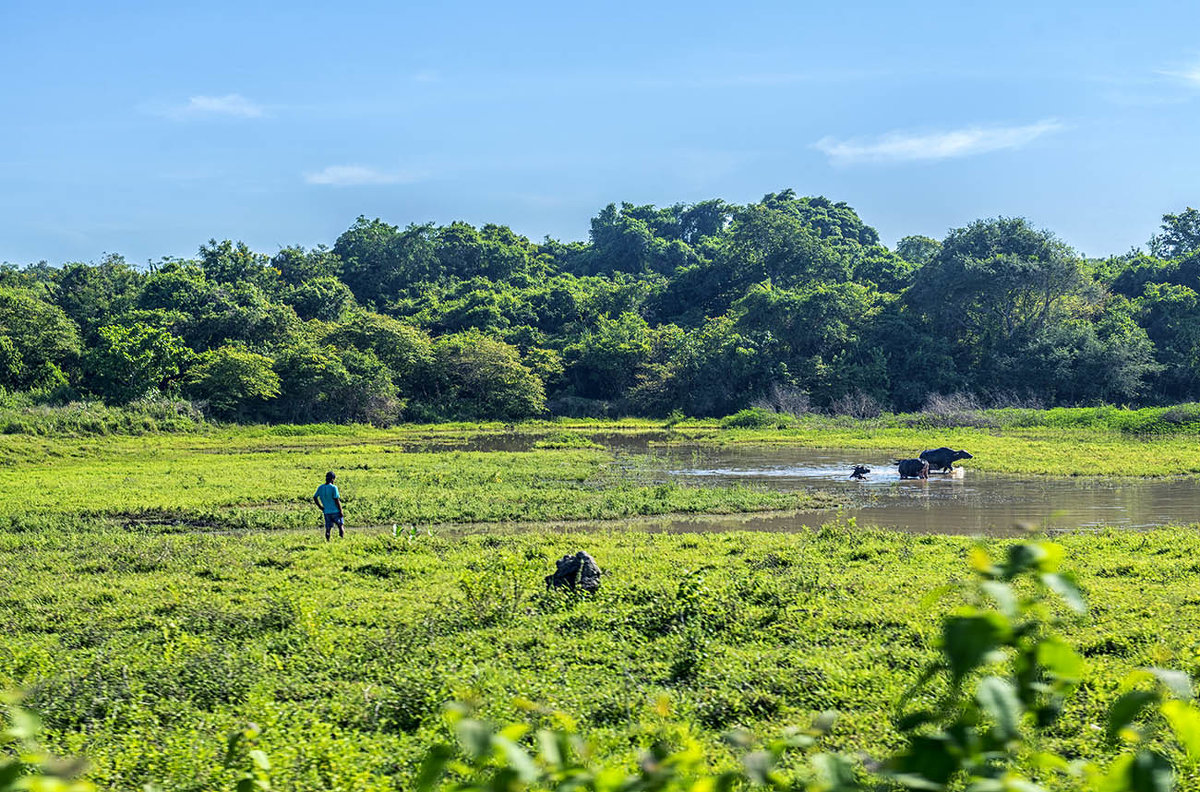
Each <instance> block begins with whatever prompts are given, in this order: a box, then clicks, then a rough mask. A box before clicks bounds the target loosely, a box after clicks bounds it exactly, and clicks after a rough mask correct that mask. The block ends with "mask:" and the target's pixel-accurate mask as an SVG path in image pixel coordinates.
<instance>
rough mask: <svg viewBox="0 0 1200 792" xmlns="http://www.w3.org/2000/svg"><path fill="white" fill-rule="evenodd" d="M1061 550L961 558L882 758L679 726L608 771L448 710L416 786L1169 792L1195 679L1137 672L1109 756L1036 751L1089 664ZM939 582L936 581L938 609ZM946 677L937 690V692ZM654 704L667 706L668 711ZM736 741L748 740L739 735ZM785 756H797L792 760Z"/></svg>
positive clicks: (563, 727) (821, 724) (1198, 722)
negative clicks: (1077, 634) (1074, 631)
mask: <svg viewBox="0 0 1200 792" xmlns="http://www.w3.org/2000/svg"><path fill="white" fill-rule="evenodd" d="M1062 555H1063V550H1062V548H1061V547H1059V546H1058V545H1055V544H1052V543H1049V542H1036V543H1026V544H1017V545H1013V546H1012V547H1010V548H1009V550H1008V553H1007V555H1006V557H1005V558H1004V560H1003V561H1002V562H999V563H996V562H993V560H992V559H991V558H989V557H988V555H987V554H986V553H985V552H984V551H983V550H982V549H979V548H976V549H974V550H972V551H971V553H970V562H971V565H972V567H973V569H974V571H975V575H976V577H975V580H974V581H973V583H972V585H970V586H969V587H968V591H967V597H968V600H969V604H968V605H965V606H963V607H960V608H956V609H955V610H953V611H952V612H951V613H950V614H948V615H947V616H946V617H944V618H943V620H942V627H941V651H940V656H939V657H938V658H937V659H936V660H935V661H933V662H932V663H930V665H929V666H928V667H927V668H926V669H925V671H924V672H923V673H922V675H921V676H920V677H919V678H918V680H917V681H916V683H915V684H914V685H913V686H912V687H911V688H910V689H909V690H908V691H907V692H906V693H905V695H904V696H903V697H902V699H901V701H900V703H899V704H898V706H897V712H896V720H895V724H896V727H897V729H898V730H899V731H900V732H901V733H902V734H903V735H904V737H905V745H904V747H903V748H902V749H901V750H899V751H898V752H897V753H895V754H894V755H893V756H890V757H887V758H885V759H882V760H880V761H874V760H867V761H865V762H860V761H857V760H855V759H852V758H850V757H846V756H843V755H839V754H834V753H823V752H816V753H812V754H810V755H808V757H807V761H806V762H804V763H803V764H802V768H803V769H802V770H801V771H799V772H796V771H789V772H785V771H784V770H782V769H781V768H782V766H783V764H784V763H783V759H784V757H785V755H786V754H787V753H788V752H795V751H810V750H812V749H814V748H815V746H816V744H817V741H818V738H819V737H820V735H821V734H822V732H823V731H825V730H826V729H827V728H828V725H829V721H828V720H827V719H819V720H818V723H817V724H815V725H814V727H813V728H812V729H810V730H808V731H805V732H800V731H792V732H787V733H785V734H784V735H783V736H781V737H780V738H778V739H775V740H771V741H769V742H767V743H766V744H765V745H764V746H763V747H762V748H761V749H759V750H756V751H753V752H750V753H747V754H745V756H744V757H743V759H742V763H741V767H740V768H739V769H737V770H727V771H722V772H714V771H713V770H712V769H711V765H710V762H709V760H708V757H706V756H705V755H704V752H703V751H702V750H701V749H700V747H699V746H698V745H697V744H696V743H694V742H693V741H691V740H690V739H688V738H687V737H686V736H683V737H680V736H679V735H676V739H675V740H674V743H675V745H674V747H668V746H669V745H670V743H671V741H670V740H666V739H658V740H656V741H655V742H654V743H653V747H652V748H651V749H650V750H649V751H647V752H646V754H645V755H644V756H643V757H642V759H641V761H640V762H639V764H638V766H637V769H636V770H634V771H630V770H629V769H628V768H625V767H611V766H605V765H604V764H603V763H602V762H600V761H598V760H597V759H596V758H595V757H593V756H592V755H591V753H590V751H589V748H588V745H587V743H586V742H585V741H584V740H583V739H582V738H581V737H580V736H579V735H578V734H577V733H575V730H574V728H573V724H571V723H570V722H569V721H568V720H566V719H563V718H561V717H559V727H558V728H555V729H543V730H541V731H538V732H537V734H536V739H534V740H530V739H528V738H529V728H528V727H527V726H525V725H520V724H518V725H512V726H508V727H506V728H503V729H496V728H493V727H492V726H490V725H488V724H487V723H484V722H482V721H479V720H475V719H473V718H471V717H469V715H468V710H467V709H466V708H464V707H463V706H461V705H454V706H452V707H451V708H450V710H449V720H450V722H451V723H452V725H453V726H454V728H455V731H456V734H457V736H458V749H457V751H456V750H454V749H452V748H451V747H450V746H447V745H436V746H434V747H433V748H432V749H430V751H429V752H428V754H427V755H426V757H425V760H424V762H423V764H422V766H421V769H420V771H419V774H418V778H417V780H416V785H415V788H416V789H417V790H419V791H420V792H432V790H437V789H448V790H458V791H460V792H475V791H482V790H525V789H531V790H532V789H536V790H559V791H561V792H567V790H587V791H588V792H634V791H635V790H637V791H639V792H640V791H641V790H663V791H664V792H668V791H670V790H690V791H692V792H709V791H710V790H711V791H712V792H719V791H720V790H729V789H735V788H743V787H746V786H751V787H759V788H766V789H773V790H789V791H791V792H801V791H804V792H853V791H856V790H857V791H859V792H865V790H888V789H896V788H905V789H911V790H933V791H937V790H946V789H962V790H967V792H1045V791H1046V790H1049V789H1061V788H1064V787H1066V788H1071V787H1073V788H1079V789H1086V790H1095V791H1096V792H1169V791H1170V790H1173V789H1176V788H1177V784H1176V779H1175V767H1176V766H1177V765H1180V764H1190V763H1192V762H1196V761H1197V760H1200V708H1197V707H1196V705H1195V704H1194V703H1192V701H1191V697H1192V689H1191V683H1190V680H1189V679H1188V677H1187V676H1186V675H1185V674H1183V673H1180V672H1175V671H1166V670H1162V669H1146V670H1140V671H1135V672H1133V673H1131V674H1130V675H1129V676H1128V677H1127V679H1126V680H1125V681H1124V683H1123V688H1124V692H1123V693H1122V695H1121V696H1120V697H1119V698H1118V699H1117V700H1116V701H1115V702H1114V703H1113V705H1112V707H1111V708H1110V710H1109V714H1108V722H1107V728H1106V730H1105V733H1106V737H1107V739H1108V741H1109V742H1110V743H1111V744H1113V745H1115V746H1117V747H1118V755H1117V757H1116V758H1115V759H1114V760H1112V761H1111V762H1109V763H1107V765H1103V764H1100V763H1097V762H1089V761H1082V760H1080V761H1072V760H1069V759H1067V758H1065V757H1063V756H1060V755H1058V754H1056V753H1053V752H1051V751H1046V750H1043V749H1041V748H1040V747H1039V744H1040V739H1039V737H1040V735H1041V733H1043V732H1045V730H1047V729H1048V728H1050V727H1051V726H1052V725H1054V724H1055V723H1056V721H1058V719H1059V717H1060V715H1061V713H1062V711H1063V707H1064V704H1065V702H1066V701H1067V699H1068V698H1069V696H1070V695H1071V694H1072V693H1073V692H1074V690H1075V688H1076V686H1077V685H1078V684H1079V682H1080V680H1081V679H1082V677H1083V671H1084V665H1083V659H1082V658H1081V657H1080V656H1079V654H1078V653H1077V652H1076V651H1075V650H1074V649H1073V648H1072V647H1070V646H1069V645H1068V644H1067V643H1066V642H1065V641H1063V639H1062V638H1060V637H1059V636H1058V635H1057V634H1056V633H1055V627H1057V626H1058V624H1059V622H1060V619H1061V617H1059V616H1058V615H1057V614H1058V613H1059V612H1060V611H1061V610H1062V609H1061V607H1060V606H1062V605H1065V606H1066V607H1067V608H1068V609H1069V610H1071V611H1074V612H1075V613H1077V614H1082V613H1084V612H1085V610H1086V606H1085V603H1084V600H1083V597H1082V596H1081V594H1080V592H1079V590H1078V588H1077V587H1076V585H1075V583H1074V581H1073V580H1072V579H1071V578H1070V577H1069V576H1067V575H1064V574H1062V573H1060V571H1059V566H1060V562H1061V559H1062ZM946 593H948V588H947V589H940V590H937V591H934V592H932V593H931V595H930V596H929V597H927V598H926V599H927V600H928V601H929V603H930V604H932V602H933V601H936V599H937V598H939V597H940V596H942V595H944V594H946ZM935 685H940V688H941V689H940V691H936V692H935V691H934V690H933V688H934V687H935ZM662 714H664V715H665V714H666V711H665V709H664V710H663V712H662ZM733 738H734V739H735V740H737V741H738V742H739V743H741V744H742V745H743V746H747V745H749V744H750V741H749V739H748V738H746V737H745V736H744V735H733ZM788 764H789V766H794V763H788Z"/></svg>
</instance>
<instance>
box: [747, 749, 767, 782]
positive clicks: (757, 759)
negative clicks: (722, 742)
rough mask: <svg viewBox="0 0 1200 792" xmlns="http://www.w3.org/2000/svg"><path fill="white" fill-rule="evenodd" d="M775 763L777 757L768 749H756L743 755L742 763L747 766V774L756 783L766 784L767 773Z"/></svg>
mask: <svg viewBox="0 0 1200 792" xmlns="http://www.w3.org/2000/svg"><path fill="white" fill-rule="evenodd" d="M774 764H775V757H773V756H771V754H770V753H768V752H766V751H754V752H753V753H748V754H746V755H745V756H744V757H742V765H743V766H744V767H745V768H746V776H747V777H748V778H749V779H750V780H751V781H752V782H753V783H755V784H766V783H767V775H768V774H769V773H770V772H771V767H772V766H773V765H774Z"/></svg>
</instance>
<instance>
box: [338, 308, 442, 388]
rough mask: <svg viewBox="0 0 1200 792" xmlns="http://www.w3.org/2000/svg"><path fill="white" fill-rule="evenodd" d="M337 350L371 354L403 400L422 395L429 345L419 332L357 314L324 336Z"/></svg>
mask: <svg viewBox="0 0 1200 792" xmlns="http://www.w3.org/2000/svg"><path fill="white" fill-rule="evenodd" d="M323 342H324V343H326V344H332V345H333V346H336V347H338V348H341V349H358V350H362V351H368V352H371V353H373V354H374V355H375V356H376V357H377V358H378V359H379V360H380V362H382V363H383V365H385V366H386V367H387V369H388V371H389V372H390V373H391V376H392V378H393V381H394V382H395V384H396V386H397V387H398V388H399V390H400V393H402V394H404V395H405V396H407V397H411V396H414V395H417V394H421V393H424V392H426V390H427V389H428V388H429V387H430V378H431V376H432V373H431V371H432V367H433V342H432V340H431V339H430V338H429V335H428V334H426V333H425V331H423V330H421V329H420V328H416V327H413V326H412V325H408V324H405V323H404V322H400V321H397V320H395V319H392V318H391V317H388V316H383V315H381V314H377V313H371V312H369V311H358V312H356V313H354V314H352V315H351V316H350V317H348V318H347V319H346V321H345V322H343V323H342V324H340V325H338V326H337V327H335V328H333V329H332V330H331V331H330V332H329V333H328V334H327V335H325V336H324V338H323Z"/></svg>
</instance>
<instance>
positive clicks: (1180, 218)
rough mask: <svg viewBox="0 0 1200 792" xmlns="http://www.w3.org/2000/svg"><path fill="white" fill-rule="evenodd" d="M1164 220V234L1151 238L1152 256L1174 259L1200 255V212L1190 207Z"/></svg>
mask: <svg viewBox="0 0 1200 792" xmlns="http://www.w3.org/2000/svg"><path fill="white" fill-rule="evenodd" d="M1162 220H1163V221H1162V232H1161V233H1158V234H1155V235H1154V236H1153V237H1151V238H1150V253H1151V255H1154V256H1158V257H1159V258H1164V259H1174V258H1183V257H1184V256H1189V255H1191V254H1192V253H1200V211H1197V210H1196V209H1193V208H1192V207H1190V206H1189V207H1188V208H1187V209H1184V210H1183V211H1182V212H1180V213H1179V214H1177V215H1175V214H1165V215H1163V218H1162Z"/></svg>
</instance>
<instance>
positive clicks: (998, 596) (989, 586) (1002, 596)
mask: <svg viewBox="0 0 1200 792" xmlns="http://www.w3.org/2000/svg"><path fill="white" fill-rule="evenodd" d="M979 588H980V589H982V590H983V593H984V594H987V595H988V596H989V597H991V598H992V599H993V600H995V601H996V607H998V608H999V609H1000V612H1001V613H1003V614H1004V615H1005V616H1007V617H1008V618H1010V619H1011V618H1014V617H1015V616H1016V615H1017V598H1016V595H1014V594H1013V590H1012V588H1010V587H1009V585H1008V584H1007V583H1001V582H1000V581H998V580H985V581H983V582H982V583H980V584H979Z"/></svg>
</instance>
